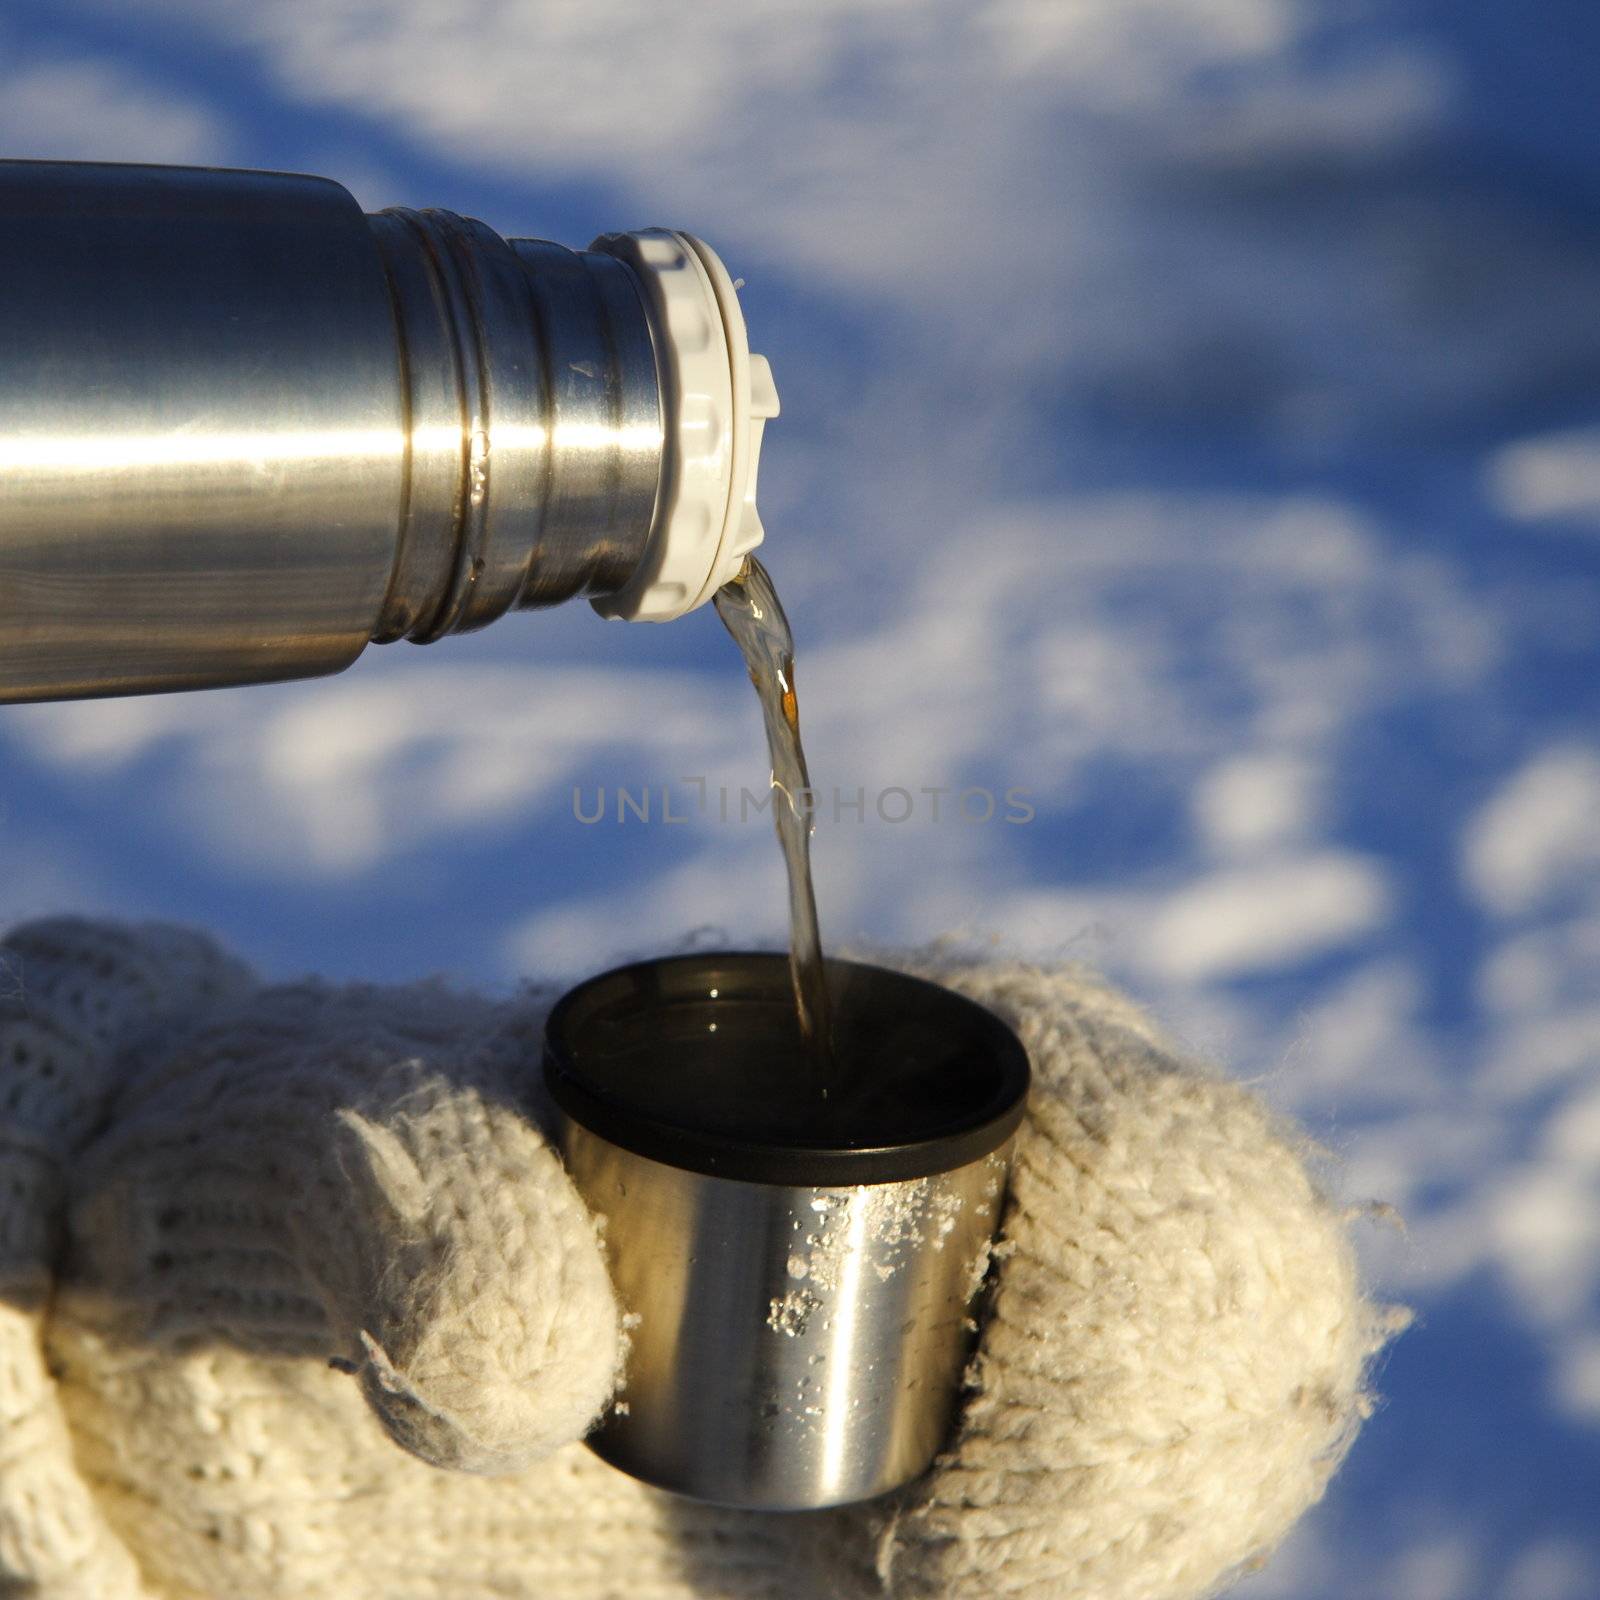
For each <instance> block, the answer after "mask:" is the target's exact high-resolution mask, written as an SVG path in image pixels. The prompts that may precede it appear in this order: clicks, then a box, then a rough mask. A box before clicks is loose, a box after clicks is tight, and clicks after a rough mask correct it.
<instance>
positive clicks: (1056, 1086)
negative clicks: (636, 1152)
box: [0, 921, 1396, 1600]
mask: <svg viewBox="0 0 1600 1600" xmlns="http://www.w3.org/2000/svg"><path fill="white" fill-rule="evenodd" d="M922 970H928V968H927V966H924V967H923V969H922ZM938 976H940V977H941V978H942V979H943V980H944V981H945V982H948V983H951V984H952V985H953V986H954V987H957V988H960V989H962V990H964V991H965V992H967V993H968V994H971V995H973V996H974V997H975V998H977V999H980V1000H982V1001H984V1002H985V1003H987V1004H989V1005H990V1006H992V1007H993V1008H994V1009H995V1010H997V1011H999V1012H1000V1013H1001V1014H1002V1015H1004V1016H1006V1017H1007V1018H1008V1019H1009V1020H1010V1021H1012V1023H1013V1024H1014V1025H1015V1026H1017V1028H1018V1030H1019V1032H1020V1033H1021V1035H1022V1037H1023V1040H1024V1042H1025V1043H1026V1044H1027V1046H1028V1049H1029V1053H1030V1056H1031V1057H1032V1060H1033V1063H1034V1066H1035V1070H1036V1073H1037V1084H1036V1091H1035V1096H1034V1102H1033V1104H1032V1107H1031V1109H1030V1116H1029V1120H1028V1122H1027V1123H1026V1124H1025V1126H1024V1130H1023V1134H1022V1137H1021V1139H1020V1141H1019V1147H1018V1153H1017V1159H1016V1168H1015V1175H1014V1179H1013V1191H1012V1199H1011V1203H1010V1208H1009V1212H1008V1216H1007V1219H1006V1223H1005V1230H1004V1239H1003V1243H1002V1244H1001V1246H1000V1249H999V1253H1000V1256H1001V1267H1000V1271H999V1280H998V1286H997V1289H996V1292H995V1295H994V1297H993V1301H992V1305H991V1309H990V1312H989V1314H988V1319H987V1322H986V1325H985V1328H984V1330H983V1334H982V1338H981V1345H980V1351H979V1355H978V1358H977V1360H976V1362H975V1363H974V1367H973V1371H972V1375H971V1380H972V1383H973V1393H972V1395H971V1396H970V1397H969V1399H968V1402H967V1404H966V1407H965V1410H964V1413H963V1415H962V1418H961V1421H960V1424H959V1428H958V1430H957V1433H956V1436H955V1437H954V1438H953V1439H952V1441H951V1447H950V1453H949V1454H948V1456H947V1457H945V1458H942V1460H941V1463H940V1464H939V1465H938V1466H937V1467H936V1468H935V1469H934V1470H933V1471H932V1472H931V1473H929V1474H928V1475H927V1477H925V1478H924V1479H923V1480H922V1481H920V1482H919V1483H918V1484H916V1485H914V1486H913V1487H912V1488H911V1489H910V1490H909V1491H907V1492H905V1493H903V1494H902V1495H900V1496H897V1497H893V1498H892V1499H890V1500H888V1501H884V1502H879V1503H876V1504H874V1505H873V1506H871V1507H867V1508H854V1509H850V1510H845V1511H838V1512H827V1513H816V1514H810V1515H801V1516H763V1515H759V1514H752V1513H739V1512H731V1511H722V1510H717V1509H713V1508H708V1507H701V1506H696V1505H693V1504H690V1503H688V1502H684V1501H679V1500H675V1499H673V1498H671V1497H669V1496H665V1495H662V1494H659V1493H657V1492H655V1491H652V1490H649V1489H646V1488H644V1487H643V1486H641V1485H639V1484H636V1483H634V1482H633V1481H632V1480H630V1479H628V1478H625V1477H623V1476H621V1475H620V1474H618V1473H615V1472H613V1471H612V1470H611V1469H610V1468H608V1467H606V1466H604V1465H603V1464H602V1463H600V1462H599V1461H598V1460H596V1459H595V1458H594V1457H592V1456H591V1455H589V1453H588V1452H587V1451H585V1450H584V1449H583V1448H582V1447H581V1446H579V1445H577V1444H576V1443H575V1441H576V1440H577V1439H578V1438H579V1437H580V1436H581V1435H582V1433H583V1432H584V1431H585V1429H586V1428H587V1426H588V1425H589V1424H590V1422H591V1421H592V1420H593V1418H594V1417H595V1416H596V1415H597V1413H598V1412H599V1411H600V1409H601V1408H602V1407H603V1406H604V1404H605V1403H606V1402H607V1400H608V1399H609V1397H610V1396H611V1394H612V1393H613V1391H614V1389H615V1386H616V1383H617V1380H618V1377H619V1374H620V1371H621V1368H622V1365H623V1359H624V1354H625V1351H624V1342H623V1339H622V1336H621V1334H620V1331H619V1329H620V1318H619V1312H618V1308H617V1306H616V1304H615V1301H614V1298H613V1296H612V1293H611V1289H610V1286H609V1283H608V1281H607V1278H606V1275H605V1269H604V1258H603V1248H602V1240H601V1236H600V1234H599V1232H598V1230H597V1227H596V1224H595V1223H594V1222H593V1221H592V1220H591V1219H590V1218H589V1217H588V1216H587V1215H586V1214H585V1212H584V1211H583V1208H582V1206H581V1205H580V1203H579V1201H578V1200H577V1197H576V1195H575V1194H574V1192H573V1191H572V1189H571V1187H570V1185H569V1184H568V1182H567V1180H566V1177H565V1175H564V1174H563V1172H562V1171H561V1168H560V1164H559V1162H558V1160H557V1158H556V1157H555V1156H554V1154H553V1153H552V1152H551V1150H550V1148H549V1146H548V1145H547V1143H546V1142H545V1140H544V1138H543V1136H542V1134H541V1132H540V1123H541V1121H542V1119H543V1115H544V1108H543V1107H542V1106H541V1105H540V1104H539V1102H538V1101H537V1099H536V1098H535V1095H534V1084H535V1076H536V1075H535V1072H534V1064H535V1063H536V1061H537V1057H538V1049H537V1043H538V1034H539V1027H540V1024H541V1022H542V1015H541V1006H540V1004H539V1002H538V1000H537V999H536V998H534V997H529V998H527V999H525V1000H523V1001H521V1002H518V1003H516V1004H512V1005H509V1006H496V1005H492V1004H490V1003H488V1002H485V1001H482V1000H478V999H475V998H472V997H469V996H464V995H460V994H456V993H453V992H451V991H449V990H447V989H445V988H443V987H440V986H435V985H427V984H423V985H415V986H411V987H409V988H405V989H376V988H349V989H329V988H325V987H323V986H320V985H316V984H304V985H299V986H294V987H289V988H278V989H258V988H256V987H255V986H254V985H252V983H251V981H250V979H249V976H248V974H247V973H246V972H245V971H244V970H243V969H242V968H241V967H240V966H239V965H238V964H237V963H235V962H233V961H230V960H229V959H227V958H226V957H224V956H223V955H222V954H221V953H220V952H218V951H217V950H216V949H215V947H214V946H212V945H211V944H210V943H209V942H208V941H206V940H204V939H203V938H201V937H199V936H198V935H194V934H189V933H185V932H182V931H179V930H173V929H169V928H159V927H140V928H124V927H114V926H109V925H95V924H89V923H83V922H75V921H56V922H49V923H40V924H34V925H32V926H30V927H26V928H23V929H20V930H18V931H16V932H14V933H13V934H12V935H11V937H10V938H9V939H8V940H7V941H6V942H5V945H4V946H3V955H0V1168H3V1170H0V1278H3V1283H0V1593H4V1594H17V1595H28V1596H33V1597H36V1600H135V1597H144V1600H158V1597H159V1600H257V1597H260V1600H267V1597H271V1600H280V1597H282V1600H288V1597H291V1596H293V1597H295V1600H303V1597H304V1600H321V1597H330V1600H346V1597H348V1600H368V1597H370V1600H491V1597H492V1600H515V1597H524V1596H525V1597H529V1600H532V1597H535V1596H537V1597H539V1600H609V1597H619V1600H620V1597H622V1596H626V1597H628V1600H681V1597H687V1596H698V1597H707V1600H711V1597H716V1600H782V1597H802V1596H805V1597H810V1596H823V1595H838V1596H862V1597H865V1596H868V1595H872V1594H880V1595H881V1594H883V1593H885V1592H888V1593H892V1594H894V1595H898V1596H922V1597H929V1600H931V1597H933V1596H940V1597H950V1600H961V1597H966V1596H974V1597H975V1596H979V1595H982V1596H988V1595H993V1594H1005V1595H1017V1596H1046V1595H1048V1596H1052V1597H1054V1596H1062V1595H1072V1596H1075V1597H1082V1600H1090V1597H1100V1600H1124V1597H1126V1600H1135V1597H1143V1600H1158V1597H1179V1596H1193V1595H1200V1594H1204V1593H1207V1592H1209V1591H1211V1590H1212V1589H1214V1588H1215V1587H1216V1586H1217V1585H1218V1584H1219V1583H1221V1582H1223V1581H1224V1580H1225V1579H1226V1578H1227V1577H1228V1576H1229V1575H1230V1573H1232V1572H1233V1571H1235V1570H1236V1569H1237V1568H1239V1567H1240V1566H1241V1565H1242V1564H1246V1563H1249V1562H1252V1561H1256V1560H1258V1559H1260V1558H1261V1557H1262V1556H1263V1555H1264V1553H1265V1552H1267V1551H1268V1550H1270V1549H1271V1547H1272V1546H1273V1545H1274V1544H1275V1543H1276V1541H1277V1540H1278V1539H1279V1538H1280V1537H1281V1536H1282V1534H1283V1533H1284V1531H1285V1530H1286V1529H1287V1528H1288V1526H1289V1525H1290V1524H1291V1523H1292V1522H1293V1520H1294V1519H1295V1518H1296V1517H1297V1516H1298V1515H1299V1514H1300V1512H1301V1511H1303V1510H1304V1509H1305V1508H1306V1506H1308V1505H1309V1504H1311V1503H1312V1502H1313V1501H1314V1500H1316V1499H1317V1498H1318V1496H1319V1495H1320V1493H1321V1491H1322V1489H1323V1486H1324V1485H1325V1483H1326V1481H1327V1479H1328V1477H1329V1475H1330V1474H1331V1473H1332V1471H1333V1470H1334V1468H1335V1467H1336V1466H1337V1464H1338V1461H1339V1460H1340V1458H1341V1457H1342V1454H1343V1452H1344V1450H1345V1448H1346V1447H1347V1445H1348V1443H1349V1441H1350V1438H1351V1436H1352V1434H1353V1432H1354V1429H1355V1427H1356V1426H1357V1425H1358V1422H1359V1419H1360V1418H1361V1417H1362V1416H1363V1415H1364V1414H1365V1412H1366V1409H1367V1404H1368V1402H1367V1400H1366V1397H1365V1393H1364V1388H1363V1375H1364V1372H1365V1368H1366V1365H1367V1362H1368V1358H1369V1357H1370V1355H1371V1354H1372V1352H1373V1351H1374V1350H1375V1349H1376V1348H1377V1346H1378V1345H1379V1344H1380V1343H1381V1342H1382V1340H1383V1338H1384V1337H1385V1336H1386V1334H1387V1332H1388V1331H1389V1330H1390V1329H1392V1327H1393V1326H1394V1325H1395V1321H1396V1319H1395V1318H1394V1317H1393V1316H1392V1315H1390V1314H1387V1313H1383V1312H1380V1311H1378V1310H1375V1309H1374V1308H1373V1307H1371V1306H1369V1305H1368V1304H1367V1303H1366V1302H1364V1301H1363V1300H1362V1298H1361V1295H1360V1292H1359V1288H1358V1284H1357V1280H1356V1275H1355V1269H1354V1263H1353V1259H1352V1255H1351V1252H1350V1248H1349V1245H1348V1243H1347V1240H1346V1238H1345V1228H1344V1219H1343V1217H1342V1216H1341V1214H1339V1213H1338V1212H1336V1211H1334V1210H1333V1209H1332V1208H1331V1207H1330V1206H1329V1205H1328V1204H1327V1203H1326V1202H1325V1201H1324V1200H1323V1199H1322V1198H1321V1197H1320V1195H1319V1194H1318V1192H1317V1191H1316V1189H1315V1188H1314V1186H1313V1184H1312V1182H1311V1180H1310V1179H1309V1177H1308V1175H1307V1172H1306V1169H1305V1166H1304V1164H1303V1162H1302V1160H1301V1154H1300V1150H1299V1141H1298V1139H1297V1138H1296V1136H1295V1135H1294V1134H1293V1132H1292V1130H1286V1129H1284V1128H1282V1127H1280V1126H1278V1125H1277V1124H1276V1123H1275V1122H1274V1120H1273V1119H1272V1118H1271V1117H1270V1116H1269V1115H1268V1114H1267V1113H1266V1112H1265V1111H1264V1110H1263V1109H1262V1108H1261V1107H1260V1105H1259V1104H1258V1103H1257V1102H1255V1101H1254V1100H1253V1099H1251V1098H1250V1097H1249V1096H1248V1095H1247V1094H1246V1093H1245V1092H1244V1091H1242V1090H1240V1089H1239V1088H1237V1087H1235V1086H1233V1085H1230V1084H1228V1083H1226V1082H1224V1081H1221V1080H1218V1079H1216V1078H1214V1077H1211V1076H1208V1075H1205V1074H1203V1073H1200V1072H1197V1071H1194V1070H1191V1069H1187V1068H1183V1067H1180V1066H1179V1065H1178V1064H1176V1063H1175V1061H1174V1060H1173V1058H1172V1056H1171V1055H1170V1054H1169V1053H1168V1052H1167V1051H1166V1050H1165V1048H1164V1047H1163V1046H1162V1044H1161V1043H1160V1041H1159V1040H1158V1038H1157V1037H1156V1035H1155V1034H1154V1032H1153V1031H1152V1029H1151V1028H1150V1025H1149V1024H1148V1023H1147V1022H1146V1021H1145V1020H1144V1019H1143V1018H1142V1017H1141V1016H1140V1015H1139V1014H1138V1013H1137V1012H1136V1011H1134V1010H1133V1009H1132V1007H1131V1006H1129V1005H1128V1004H1127V1002H1125V1001H1123V1000H1121V999H1120V998H1118V997H1117V996H1115V995H1113V994H1111V993H1109V992H1108V991H1106V990H1104V989H1103V988H1101V987H1099V986H1098V985H1096V984H1095V983H1093V982H1092V981H1090V980H1088V979H1085V978H1084V977H1082V976H1081V975H1078V974H1073V973H1066V972H1048V971H1041V970H1038V969H1035V968H1030V967H1023V966H1016V965H1010V966H970V967H964V968H963V967H955V968H941V969H940V970H939V972H938ZM52 1286H53V1292H52ZM441 1469H464V1470H454V1471H452V1470H441Z"/></svg>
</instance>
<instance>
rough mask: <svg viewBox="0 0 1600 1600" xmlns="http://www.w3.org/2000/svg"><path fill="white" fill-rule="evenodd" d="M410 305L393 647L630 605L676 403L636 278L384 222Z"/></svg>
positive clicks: (408, 222) (522, 242) (401, 327)
mask: <svg viewBox="0 0 1600 1600" xmlns="http://www.w3.org/2000/svg"><path fill="white" fill-rule="evenodd" d="M368 220H369V222H370V224H371V227H372V231H373V235H374V238H375V239H376V241H377V244H378V248H379V252H380V254H381V257H382V260H383V264H384V270H385V272H386V274H387V277H388V281H389V286H390V290H391V293H392V295H393V300H394V315H395V325H396V331H397V339H398V347H399V354H400V365H401V383H402V389H403V399H404V406H405V430H406V460H405V468H404V486H403V495H402V503H401V522H400V530H399V538H398V541H397V544H396V552H395V560H394V566H393V571H392V575H391V579H390V583H389V588H388V593H387V595H386V597H385V599H384V603H383V607H382V610H381V612H380V615H379V617H378V620H377V624H376V626H375V627H374V629H373V633H372V637H373V638H374V639H377V640H391V639H397V638H409V639H412V640H415V641H417V642H423V641H427V640H431V639H437V638H439V637H441V636H443V635H445V634H448V633H457V632H462V631H465V630H468V629H473V628H480V627H483V626H484V625H485V624H487V623H490V622H492V621H494V620H495V619H496V618H497V617H499V616H502V615H503V614H504V613H505V612H506V611H508V610H511V609H512V608H514V607H534V606H547V605H554V604H557V603H558V602H560V601H562V600H566V599H569V598H572V597H574V596H577V595H588V596H597V595H605V594H608V593H611V592H613V591H615V590H617V589H619V588H621V587H622V586H623V585H624V584H625V583H626V582H627V581H628V579H629V577H630V576H631V575H632V574H633V573H634V571H635V570H636V568H637V567H638V565H639V563H640V561H641V560H642V558H643V556H644V554H645V551H646V548H647V546H648V544H649V540H650V533H651V527H652V523H653V520H654V517H655V513H656V503H657V497H658V495H659V493H660V491H661V481H662V453H663V437H664V431H663V417H662V385H661V382H660V379H659V377H658V371H657V358H656V352H655V349H654V345H653V343H652V337H651V329H650V323H649V320H648V318H647V315H646V311H645V307H644V304H643V302H642V300H641V298H640V294H639V289H638V286H637V284H636V283H635V281H634V279H633V276H632V274H631V273H630V272H629V271H628V269H627V267H626V266H625V265H623V263H621V262H620V261H618V260H616V259H615V258H614V257H612V256H610V255H605V254H601V253H599V252H595V251H575V250H568V249H566V248H564V247H563V246H561V245H557V244H551V243H547V242H545V241H543V240H532V239H518V240H506V239H503V238H501V237H500V235H499V234H497V233H495V232H494V231H493V230H492V229H490V228H488V227H485V226H484V225H483V224H482V223H480V222H477V221H474V220H471V219H469V218H464V217H458V216H455V215H454V214H452V213H450V212H447V211H432V210H430V211H410V210H403V209H396V210H390V211H384V212H381V213H379V214H378V215H376V216H372V217H370V218H369V219H368Z"/></svg>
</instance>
